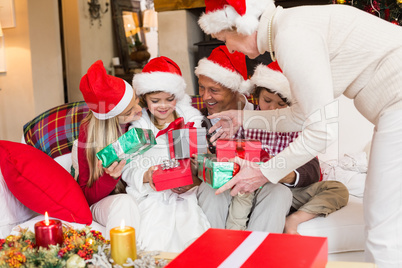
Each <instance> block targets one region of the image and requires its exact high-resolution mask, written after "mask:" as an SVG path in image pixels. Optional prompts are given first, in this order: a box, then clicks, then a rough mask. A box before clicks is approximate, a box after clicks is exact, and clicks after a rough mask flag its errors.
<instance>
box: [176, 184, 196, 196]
mask: <svg viewBox="0 0 402 268" xmlns="http://www.w3.org/2000/svg"><path fill="white" fill-rule="evenodd" d="M194 186H195V185H194V184H190V185H186V186H181V187H177V188H172V189H170V190H171V191H172V192H173V193H176V194H183V193H185V192H187V191H188V190H190V189H191V188H193V187H194Z"/></svg>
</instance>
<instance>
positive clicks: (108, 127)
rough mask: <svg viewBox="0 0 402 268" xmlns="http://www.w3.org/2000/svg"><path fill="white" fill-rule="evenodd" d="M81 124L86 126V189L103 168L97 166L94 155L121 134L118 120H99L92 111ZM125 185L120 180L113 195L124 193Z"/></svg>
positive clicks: (115, 118) (101, 172)
mask: <svg viewBox="0 0 402 268" xmlns="http://www.w3.org/2000/svg"><path fill="white" fill-rule="evenodd" d="M81 124H86V125H87V126H86V130H87V141H86V144H85V149H86V157H87V161H88V166H89V180H88V183H87V187H91V186H92V185H93V184H94V182H95V181H97V180H98V179H99V177H100V176H102V175H103V168H99V166H98V158H97V157H96V153H97V152H99V151H100V150H102V149H103V148H105V147H106V146H107V145H109V144H111V143H113V142H114V141H116V140H117V139H118V138H119V137H120V136H121V134H122V131H121V127H120V124H119V120H118V118H117V116H116V117H114V118H110V119H106V120H99V119H97V118H96V117H95V116H94V115H93V113H92V111H89V113H88V115H87V116H86V117H85V118H84V119H83V120H82V123H81ZM124 192H125V185H124V183H123V182H122V181H121V180H120V181H119V182H118V183H117V184H116V187H115V189H114V190H113V193H124Z"/></svg>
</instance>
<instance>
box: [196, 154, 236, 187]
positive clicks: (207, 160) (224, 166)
mask: <svg viewBox="0 0 402 268" xmlns="http://www.w3.org/2000/svg"><path fill="white" fill-rule="evenodd" d="M197 161H198V178H199V179H200V180H202V181H204V182H205V183H207V184H209V185H210V186H211V187H212V188H214V189H218V188H220V187H222V186H223V185H224V184H225V183H227V182H228V181H230V179H231V178H233V176H234V175H236V174H237V173H238V172H239V165H238V164H236V163H233V162H217V160H216V155H214V154H199V155H198V156H197Z"/></svg>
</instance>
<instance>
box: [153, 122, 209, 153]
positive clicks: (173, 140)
mask: <svg viewBox="0 0 402 268" xmlns="http://www.w3.org/2000/svg"><path fill="white" fill-rule="evenodd" d="M163 134H167V135H168V141H169V147H168V150H169V156H170V158H171V159H186V158H190V157H191V156H192V155H193V154H197V153H207V148H208V144H207V138H206V135H207V130H206V129H205V128H195V127H194V122H188V123H187V124H184V119H183V117H179V118H177V119H176V120H175V121H173V122H172V123H170V124H169V126H168V127H167V128H165V129H163V130H161V131H159V133H158V134H157V135H156V137H159V136H160V135H163Z"/></svg>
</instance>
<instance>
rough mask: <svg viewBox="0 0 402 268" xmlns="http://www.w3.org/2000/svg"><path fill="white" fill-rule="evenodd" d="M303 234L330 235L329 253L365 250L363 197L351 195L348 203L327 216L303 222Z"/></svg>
mask: <svg viewBox="0 0 402 268" xmlns="http://www.w3.org/2000/svg"><path fill="white" fill-rule="evenodd" d="M297 231H298V232H299V233H300V234H301V235H309V236H324V237H328V253H338V252H347V251H362V250H364V241H365V238H364V218H363V199H362V198H358V197H355V196H352V195H350V196H349V202H348V204H347V205H346V206H345V207H343V208H341V209H340V210H338V211H335V212H333V213H331V214H329V215H328V216H327V217H317V218H315V219H312V220H310V221H306V222H303V223H301V224H300V225H299V226H298V228H297Z"/></svg>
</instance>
